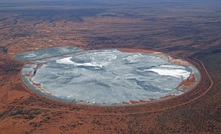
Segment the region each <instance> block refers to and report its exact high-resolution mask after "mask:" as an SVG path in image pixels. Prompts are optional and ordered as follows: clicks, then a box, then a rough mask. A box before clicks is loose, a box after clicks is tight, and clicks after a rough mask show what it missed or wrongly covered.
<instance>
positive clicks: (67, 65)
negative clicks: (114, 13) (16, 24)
mask: <svg viewBox="0 0 221 134" xmlns="http://www.w3.org/2000/svg"><path fill="white" fill-rule="evenodd" d="M15 59H17V60H23V61H27V62H29V63H28V64H26V65H25V66H24V67H23V69H22V74H21V75H22V80H23V82H24V83H25V84H26V86H27V87H29V88H30V89H31V90H32V91H34V92H36V93H37V94H40V95H42V96H45V97H48V98H52V99H55V100H59V101H62V102H71V103H74V104H84V105H96V106H123V105H133V104H142V103H152V102H158V101H164V100H167V99H169V98H174V97H176V96H179V95H182V94H184V93H186V92H188V91H190V90H191V89H192V88H193V87H194V86H196V85H197V83H198V82H199V81H200V73H199V71H198V70H197V68H196V67H194V66H193V65H192V64H190V63H189V62H187V61H184V60H181V59H174V58H173V57H171V56H169V55H166V54H164V53H160V52H153V51H147V50H145V51H140V50H134V49H133V50H132V49H104V50H90V51H84V50H81V49H79V48H76V47H56V48H49V49H43V50H37V51H31V52H25V53H21V54H19V55H17V56H15ZM30 62H31V63H30Z"/></svg>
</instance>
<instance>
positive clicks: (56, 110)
mask: <svg viewBox="0 0 221 134" xmlns="http://www.w3.org/2000/svg"><path fill="white" fill-rule="evenodd" d="M220 5H221V2H219V1H218V0H217V1H216V0H211V1H209V0H202V1H194V2H192V1H191V0H181V1H179V2H177V1H175V0H171V1H170V2H168V1H164V0H159V1H157V2H156V1H153V0H150V1H145V0H141V1H139V2H137V1H134V2H133V0H129V2H128V1H126V0H122V1H120V2H119V1H116V0H113V1H109V2H108V1H99V0H94V1H91V2H88V1H86V0H85V1H79V0H71V1H65V2H64V1H62V2H59V1H56V2H50V1H48V2H47V1H38V2H30V1H25V0H22V1H13V2H8V1H5V0H3V1H1V2H0V118H1V120H0V133H1V134H10V133H11V134H15V133H96V134H97V133H104V134H106V133H141V134H142V133H143V134H144V133H221V90H220V88H221V9H220ZM55 46H76V47H80V48H82V49H85V50H88V49H103V48H121V49H122V48H124V49H125V48H126V50H127V49H128V48H130V50H131V49H134V51H137V50H139V51H140V49H142V50H143V52H145V51H159V52H164V53H167V54H169V55H172V56H174V57H179V58H182V59H185V60H187V61H189V62H190V63H192V64H193V65H195V66H196V67H197V68H198V69H199V71H200V73H201V80H200V83H199V84H198V85H197V86H196V87H195V88H194V89H193V90H191V91H190V92H187V93H186V94H183V95H181V96H178V97H175V98H173V99H168V100H166V101H161V102H155V103H148V104H141V105H135V106H121V107H111V106H110V107H105V106H100V107H99V106H84V105H75V104H68V103H63V102H58V101H55V100H51V99H47V98H44V97H42V96H39V95H37V94H35V93H34V92H32V91H31V90H30V89H28V88H27V87H26V86H25V85H24V84H23V83H22V80H21V69H22V67H23V66H24V65H25V64H26V63H25V62H22V61H16V60H15V59H14V58H13V57H14V56H15V55H16V54H19V53H21V52H26V51H30V50H38V49H43V48H49V47H55Z"/></svg>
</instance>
